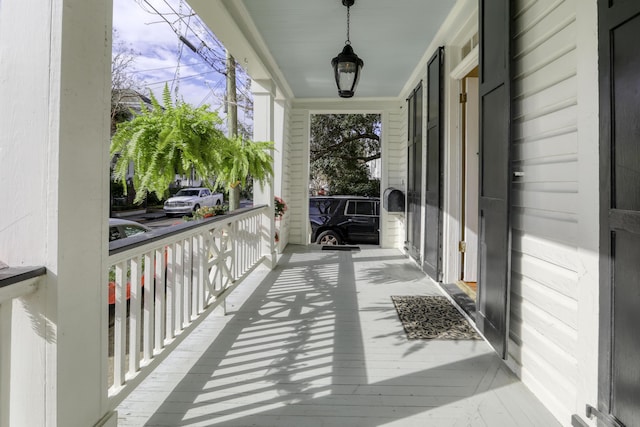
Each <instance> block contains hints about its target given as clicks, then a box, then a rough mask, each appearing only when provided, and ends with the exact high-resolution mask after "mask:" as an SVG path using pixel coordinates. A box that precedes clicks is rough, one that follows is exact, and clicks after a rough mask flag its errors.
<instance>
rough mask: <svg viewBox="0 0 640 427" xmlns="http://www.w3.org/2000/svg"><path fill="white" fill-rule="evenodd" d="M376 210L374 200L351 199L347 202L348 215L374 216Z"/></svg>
mask: <svg viewBox="0 0 640 427" xmlns="http://www.w3.org/2000/svg"><path fill="white" fill-rule="evenodd" d="M375 212H376V211H375V208H374V203H373V202H367V201H354V200H350V201H349V202H348V203H347V215H363V216H374V215H375Z"/></svg>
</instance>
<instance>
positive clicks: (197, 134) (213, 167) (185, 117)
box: [111, 85, 273, 202]
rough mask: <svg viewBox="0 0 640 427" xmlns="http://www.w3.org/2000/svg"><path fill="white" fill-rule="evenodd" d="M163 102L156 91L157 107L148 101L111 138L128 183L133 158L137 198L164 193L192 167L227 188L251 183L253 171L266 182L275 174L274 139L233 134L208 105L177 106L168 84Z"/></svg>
mask: <svg viewBox="0 0 640 427" xmlns="http://www.w3.org/2000/svg"><path fill="white" fill-rule="evenodd" d="M163 103H164V107H163V106H161V105H160V103H159V102H158V101H157V99H156V98H155V97H154V96H153V94H152V95H151V105H152V107H151V108H148V107H146V106H145V105H144V104H142V105H141V111H140V114H138V115H136V116H135V117H134V118H133V119H132V120H131V121H128V122H123V123H120V124H118V128H117V131H116V133H115V135H114V136H113V138H112V141H111V155H112V156H115V155H117V156H118V159H117V161H116V165H115V168H114V175H115V176H116V180H117V181H119V182H122V183H123V186H124V185H126V178H127V171H128V169H129V163H131V162H132V163H133V167H134V176H133V185H134V188H135V190H136V199H135V202H140V201H142V200H144V198H145V196H146V195H147V193H149V192H153V193H155V194H156V196H158V198H163V197H164V195H165V194H166V193H167V192H168V188H169V185H170V184H171V183H172V182H173V181H174V180H175V176H176V174H178V175H183V174H188V173H190V172H191V170H192V169H193V170H194V171H195V173H196V174H197V175H198V176H199V177H200V178H202V179H204V180H206V181H209V182H211V183H212V184H213V185H214V186H217V185H224V186H225V187H227V188H229V186H230V185H231V184H232V183H235V182H237V181H240V182H245V181H246V178H247V175H251V176H252V177H253V178H254V179H257V180H258V181H262V182H264V181H266V180H267V179H268V178H269V177H270V176H271V175H272V174H273V170H272V167H271V164H272V159H271V156H270V155H269V154H268V153H267V152H266V151H265V150H267V149H272V148H273V143H272V142H260V143H252V142H250V141H242V140H241V139H239V138H234V139H229V138H227V137H226V136H225V135H224V133H223V132H222V130H221V129H220V127H221V125H222V120H221V119H220V117H219V116H218V114H217V113H215V112H211V111H209V110H208V106H207V105H204V106H201V107H198V108H194V107H192V106H190V105H188V104H186V103H184V102H182V101H176V102H175V105H174V104H173V102H172V100H171V94H170V92H169V87H168V86H167V85H165V88H164V92H163ZM125 189H126V187H125Z"/></svg>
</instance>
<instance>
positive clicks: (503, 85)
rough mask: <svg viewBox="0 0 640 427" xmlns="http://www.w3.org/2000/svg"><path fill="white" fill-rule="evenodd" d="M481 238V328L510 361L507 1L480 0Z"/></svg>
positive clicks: (500, 352) (509, 78) (479, 253)
mask: <svg viewBox="0 0 640 427" xmlns="http://www.w3.org/2000/svg"><path fill="white" fill-rule="evenodd" d="M479 16H480V58H479V59H480V64H479V68H480V90H479V92H480V93H479V95H480V141H479V153H480V157H479V165H480V176H479V181H480V182H479V184H480V196H479V200H478V205H479V218H480V233H479V251H478V267H479V268H478V270H479V271H478V306H477V309H478V311H477V314H478V316H477V325H478V327H479V328H480V330H481V331H482V332H483V333H484V335H485V337H486V338H487V340H488V341H489V343H490V344H491V345H492V346H493V348H494V349H495V350H496V352H497V353H498V354H499V355H500V356H501V357H505V356H506V353H507V336H508V331H509V322H508V320H509V317H508V313H509V283H510V271H509V269H510V256H511V249H510V244H511V234H510V223H509V202H510V200H509V199H510V197H509V192H510V187H511V171H510V163H509V159H510V152H509V141H510V137H511V77H510V67H509V64H510V61H509V57H510V56H509V40H510V24H509V22H510V20H509V16H510V15H509V1H508V0H481V1H480V8H479Z"/></svg>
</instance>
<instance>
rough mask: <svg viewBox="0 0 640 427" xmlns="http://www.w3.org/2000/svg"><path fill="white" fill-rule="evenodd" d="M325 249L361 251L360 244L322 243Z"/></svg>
mask: <svg viewBox="0 0 640 427" xmlns="http://www.w3.org/2000/svg"><path fill="white" fill-rule="evenodd" d="M322 250H323V251H355V252H360V246H350V245H322Z"/></svg>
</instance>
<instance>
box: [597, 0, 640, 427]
mask: <svg viewBox="0 0 640 427" xmlns="http://www.w3.org/2000/svg"><path fill="white" fill-rule="evenodd" d="M598 20H599V23H598V24H599V25H598V28H599V58H600V59H599V64H600V65H599V66H600V129H601V134H600V150H601V151H600V182H601V185H600V188H601V189H602V190H603V191H601V200H600V206H601V209H600V223H601V227H600V239H601V244H600V248H601V254H600V255H601V256H600V260H601V261H600V287H601V288H600V343H599V344H600V349H599V350H600V351H599V354H600V358H599V363H600V367H599V380H598V385H599V387H598V409H599V410H600V412H602V413H604V414H605V417H606V416H610V417H613V418H614V419H615V420H616V421H617V422H618V423H620V424H622V425H624V426H626V427H638V426H640V362H639V360H640V356H639V355H640V335H639V334H638V332H637V330H638V325H639V324H640V310H639V309H638V307H640V284H639V282H638V277H640V263H639V262H638V260H639V254H640V163H639V162H638V159H639V158H640V138H639V136H640V123H639V121H638V117H640V97H639V96H638V92H637V88H638V87H639V85H640V51H639V50H638V48H637V34H639V32H640V3H639V2H635V1H622V0H617V1H610V0H600V1H599V2H598Z"/></svg>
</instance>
